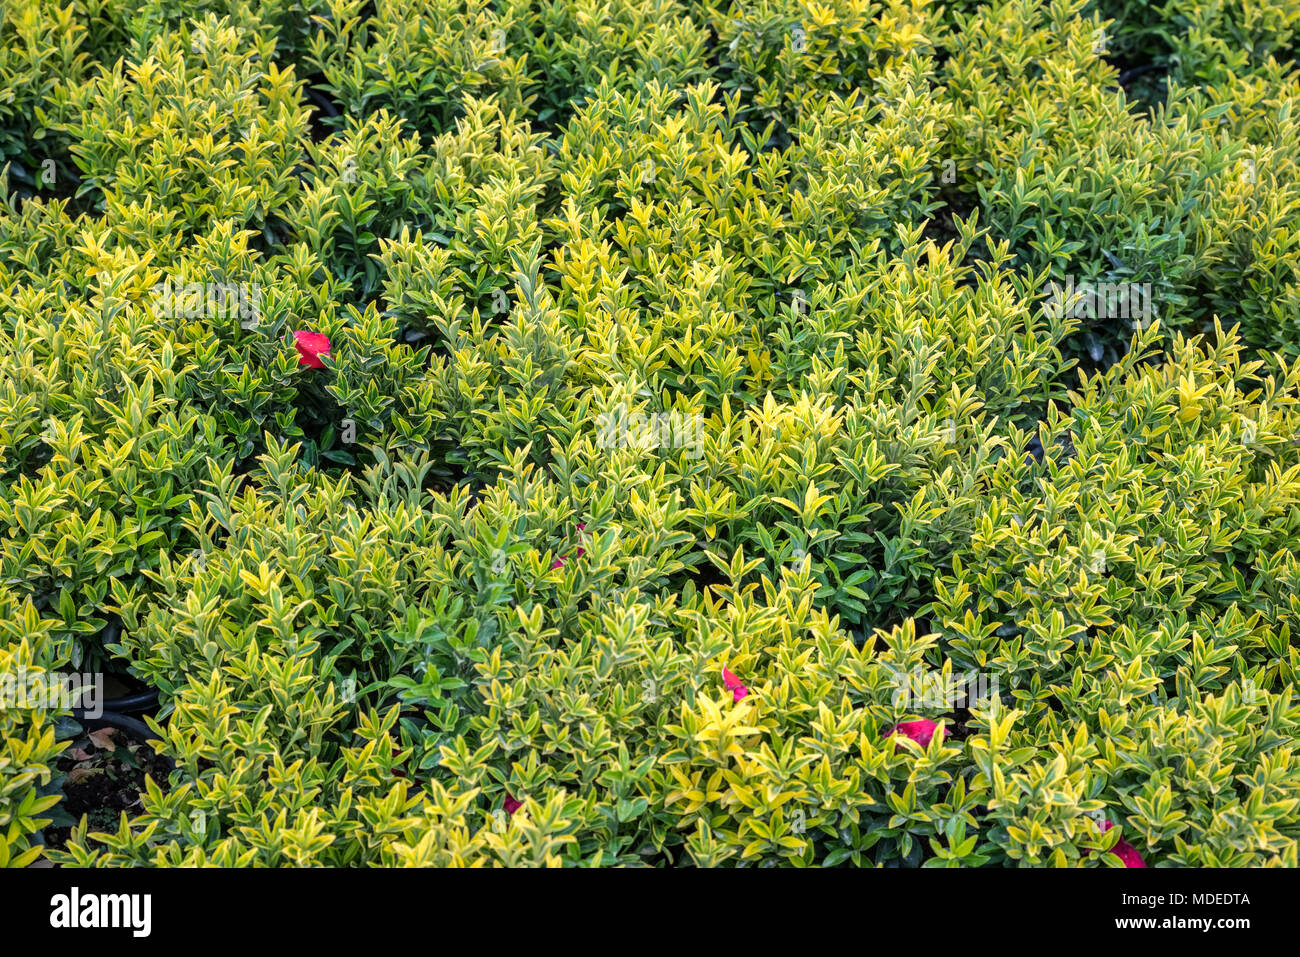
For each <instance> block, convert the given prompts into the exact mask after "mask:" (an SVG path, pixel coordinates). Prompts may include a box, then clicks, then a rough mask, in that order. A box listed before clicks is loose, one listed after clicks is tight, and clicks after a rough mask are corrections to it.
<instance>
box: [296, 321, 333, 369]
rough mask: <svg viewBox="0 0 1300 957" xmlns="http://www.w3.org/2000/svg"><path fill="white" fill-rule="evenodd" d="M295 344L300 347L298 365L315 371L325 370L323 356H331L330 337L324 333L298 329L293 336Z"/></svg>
mask: <svg viewBox="0 0 1300 957" xmlns="http://www.w3.org/2000/svg"><path fill="white" fill-rule="evenodd" d="M293 344H294V345H295V346H297V347H298V365H300V366H310V367H311V368H313V369H324V368H325V363H323V362H321V361H320V357H321V356H327V355H329V354H330V337H329V336H327V335H325V334H324V333H323V332H310V331H308V330H306V329H298V330H296V331H295V332H294V334H293Z"/></svg>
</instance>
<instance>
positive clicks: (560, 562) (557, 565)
mask: <svg viewBox="0 0 1300 957" xmlns="http://www.w3.org/2000/svg"><path fill="white" fill-rule="evenodd" d="M586 528H587V526H586V525H579V526H578V531H580V532H582V531H585V530H586ZM579 541H581V537H579ZM585 554H587V550H586V549H585V548H583V547H582V546H581V545H579V546H578V553H577V554H576V555H575V556H574V557H575V558H581V557H582V556H583V555H585ZM568 560H569V556H568V555H561V556H560V557H559V558H557V559H556V560H555V561H553V562H551V570H552V571H554V570H555V569H557V568H561V567H563V565H564V563H565V562H567V561H568Z"/></svg>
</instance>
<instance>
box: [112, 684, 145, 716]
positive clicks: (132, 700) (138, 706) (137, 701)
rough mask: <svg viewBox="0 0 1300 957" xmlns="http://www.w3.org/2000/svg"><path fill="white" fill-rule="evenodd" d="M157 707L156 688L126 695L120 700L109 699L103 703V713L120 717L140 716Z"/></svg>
mask: <svg viewBox="0 0 1300 957" xmlns="http://www.w3.org/2000/svg"><path fill="white" fill-rule="evenodd" d="M157 706H158V690H157V689H156V688H151V689H150V690H148V691H141V692H139V693H137V694H132V695H126V696H125V697H122V698H109V699H107V700H106V701H105V702H104V711H105V712H111V713H113V714H121V715H126V714H140V713H142V712H145V711H151V710H152V709H154V708H155V707H157Z"/></svg>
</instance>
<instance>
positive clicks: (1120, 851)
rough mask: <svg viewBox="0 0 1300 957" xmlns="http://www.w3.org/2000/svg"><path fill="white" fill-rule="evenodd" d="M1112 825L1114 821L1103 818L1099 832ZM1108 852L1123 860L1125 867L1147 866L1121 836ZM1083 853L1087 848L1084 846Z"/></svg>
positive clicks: (1105, 830) (1103, 831) (1136, 850)
mask: <svg viewBox="0 0 1300 957" xmlns="http://www.w3.org/2000/svg"><path fill="white" fill-rule="evenodd" d="M1112 827H1114V823H1113V822H1112V821H1109V820H1104V821H1102V822H1101V824H1100V825H1099V828H1100V830H1101V833H1103V834H1105V833H1106V832H1107V831H1109V830H1110V829H1111V828H1112ZM1110 852H1111V853H1112V854H1114V855H1115V856H1116V857H1118V858H1119V859H1120V860H1121V861H1123V862H1124V866H1125V867H1146V866H1147V862H1146V861H1144V860H1142V855H1141V854H1139V853H1138V849H1137V848H1136V847H1134V846H1133V845H1132V844H1130V843H1129V842H1128V841H1126V840H1124V839H1123V838H1122V837H1121V838H1120V839H1119V840H1118V841H1116V842H1115V846H1114V847H1112V848H1111V849H1110ZM1083 853H1084V854H1085V855H1086V854H1087V853H1088V849H1087V848H1084V851H1083Z"/></svg>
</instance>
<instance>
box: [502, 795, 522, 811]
mask: <svg viewBox="0 0 1300 957" xmlns="http://www.w3.org/2000/svg"><path fill="white" fill-rule="evenodd" d="M523 806H524V802H523V801H516V800H515V799H514V798H513V797H511V796H510V795H509V794H506V802H505V809H506V813H507V814H509V815H512V816H513V815H514V813H515V811H518V810H519V809H520V808H521V807H523Z"/></svg>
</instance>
